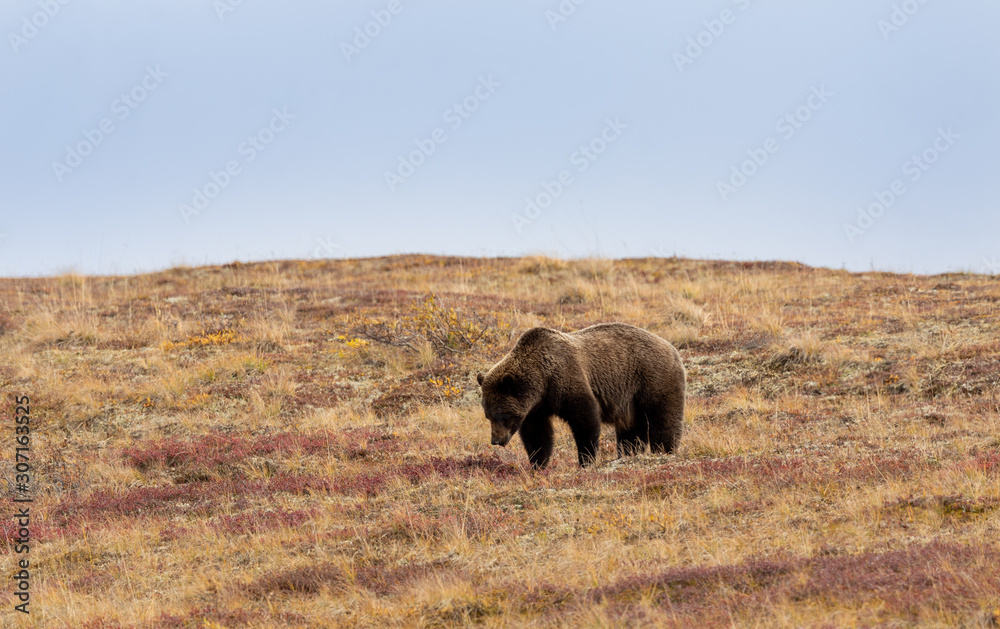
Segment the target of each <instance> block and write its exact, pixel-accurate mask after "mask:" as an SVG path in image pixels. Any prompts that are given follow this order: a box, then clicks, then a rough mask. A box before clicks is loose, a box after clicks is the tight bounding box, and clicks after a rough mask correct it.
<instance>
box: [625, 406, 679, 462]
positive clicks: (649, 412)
mask: <svg viewBox="0 0 1000 629" xmlns="http://www.w3.org/2000/svg"><path fill="white" fill-rule="evenodd" d="M668 406H669V405H667V404H663V403H654V404H648V403H647V404H639V403H637V404H636V408H635V412H636V415H637V418H639V417H641V418H643V420H644V421H645V423H646V426H647V430H648V437H649V449H650V450H651V451H652V452H653V454H669V453H671V452H673V451H674V449H675V448H676V447H677V444H678V442H679V441H680V431H681V427H682V426H683V423H684V410H683V407H681V409H680V410H679V411H677V412H674V413H671V412H670V410H669V409H668ZM640 413H641V415H640ZM643 436H646V435H643Z"/></svg>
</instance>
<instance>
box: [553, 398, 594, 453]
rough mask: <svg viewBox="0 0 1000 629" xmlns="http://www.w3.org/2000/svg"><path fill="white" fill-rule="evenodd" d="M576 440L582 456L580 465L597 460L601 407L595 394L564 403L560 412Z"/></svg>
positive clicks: (578, 451) (578, 450)
mask: <svg viewBox="0 0 1000 629" xmlns="http://www.w3.org/2000/svg"><path fill="white" fill-rule="evenodd" d="M559 416H560V417H562V418H563V419H564V420H566V423H567V424H569V429H570V430H571V431H572V432H573V439H574V440H575V441H576V452H577V455H579V458H580V466H581V467H587V466H588V465H590V464H591V463H594V462H595V461H597V448H598V446H599V445H600V440H601V407H600V406H599V405H598V404H597V400H595V399H594V398H593V396H589V397H586V398H578V399H576V400H574V401H572V402H570V403H568V404H564V405H563V410H562V412H561V413H560V414H559Z"/></svg>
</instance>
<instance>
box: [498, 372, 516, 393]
mask: <svg viewBox="0 0 1000 629" xmlns="http://www.w3.org/2000/svg"><path fill="white" fill-rule="evenodd" d="M500 388H501V389H502V390H503V391H505V392H508V393H510V392H512V391H514V390H515V389H517V381H516V380H514V376H512V375H510V374H509V373H508V374H504V376H503V377H502V378H500Z"/></svg>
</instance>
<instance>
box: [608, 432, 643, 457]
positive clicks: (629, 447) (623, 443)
mask: <svg viewBox="0 0 1000 629" xmlns="http://www.w3.org/2000/svg"><path fill="white" fill-rule="evenodd" d="M615 437H616V438H617V441H618V456H619V457H625V456H633V455H636V454H639V453H641V452H644V451H645V450H646V440H645V439H643V438H642V436H641V435H639V434H637V433H636V432H635V430H634V429H633V428H619V427H618V426H615Z"/></svg>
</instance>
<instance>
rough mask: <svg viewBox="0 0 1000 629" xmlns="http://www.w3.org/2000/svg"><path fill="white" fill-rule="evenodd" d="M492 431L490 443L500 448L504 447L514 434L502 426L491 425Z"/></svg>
mask: <svg viewBox="0 0 1000 629" xmlns="http://www.w3.org/2000/svg"><path fill="white" fill-rule="evenodd" d="M492 428H493V431H492V434H491V438H490V443H491V444H492V445H495V446H500V447H501V448H502V447H504V446H506V445H507V444H508V443H509V442H510V438H511V437H512V436H514V433H512V432H511V431H509V430H507V428H506V427H505V426H503V425H502V424H493V426H492Z"/></svg>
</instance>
